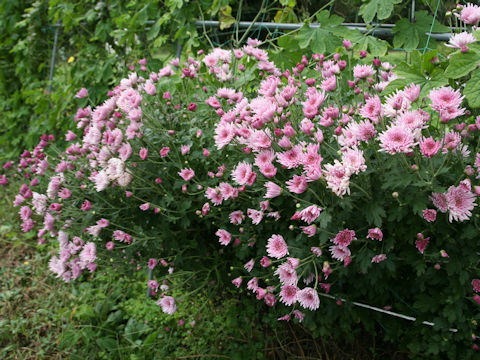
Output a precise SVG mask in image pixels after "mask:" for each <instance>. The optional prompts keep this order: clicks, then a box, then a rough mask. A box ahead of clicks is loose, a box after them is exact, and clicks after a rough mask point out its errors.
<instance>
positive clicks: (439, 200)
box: [430, 193, 448, 213]
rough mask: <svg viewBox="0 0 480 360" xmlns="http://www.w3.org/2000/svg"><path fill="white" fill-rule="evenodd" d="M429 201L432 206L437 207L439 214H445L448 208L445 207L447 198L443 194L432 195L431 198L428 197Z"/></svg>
mask: <svg viewBox="0 0 480 360" xmlns="http://www.w3.org/2000/svg"><path fill="white" fill-rule="evenodd" d="M430 200H432V202H433V205H435V206H436V207H437V209H438V210H440V211H441V212H443V213H444V212H447V210H448V206H447V198H446V196H445V194H444V193H441V194H439V193H432V196H430Z"/></svg>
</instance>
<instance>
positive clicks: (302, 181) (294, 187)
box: [286, 175, 308, 194]
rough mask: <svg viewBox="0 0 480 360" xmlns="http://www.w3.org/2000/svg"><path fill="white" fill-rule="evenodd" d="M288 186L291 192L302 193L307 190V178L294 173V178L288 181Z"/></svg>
mask: <svg viewBox="0 0 480 360" xmlns="http://www.w3.org/2000/svg"><path fill="white" fill-rule="evenodd" d="M286 184H287V188H288V190H289V191H290V192H292V193H295V194H301V193H303V192H305V190H307V187H308V184H307V179H306V178H305V176H303V175H300V176H298V175H293V178H292V179H290V180H289V181H287V182H286Z"/></svg>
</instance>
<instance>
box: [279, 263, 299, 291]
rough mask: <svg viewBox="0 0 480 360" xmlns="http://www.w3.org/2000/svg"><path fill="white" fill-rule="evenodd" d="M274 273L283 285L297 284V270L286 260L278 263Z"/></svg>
mask: <svg viewBox="0 0 480 360" xmlns="http://www.w3.org/2000/svg"><path fill="white" fill-rule="evenodd" d="M274 274H275V275H277V276H278V278H279V280H280V283H282V284H283V285H297V283H298V275H297V272H296V271H295V269H294V268H293V267H292V265H290V263H288V262H286V263H283V264H282V265H280V266H279V267H278V268H277V270H275V272H274Z"/></svg>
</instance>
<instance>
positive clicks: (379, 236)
mask: <svg viewBox="0 0 480 360" xmlns="http://www.w3.org/2000/svg"><path fill="white" fill-rule="evenodd" d="M367 239H372V240H378V241H382V240H383V233H382V230H380V229H379V228H378V227H377V228H374V229H368V235H367Z"/></svg>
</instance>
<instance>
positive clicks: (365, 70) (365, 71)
mask: <svg viewBox="0 0 480 360" xmlns="http://www.w3.org/2000/svg"><path fill="white" fill-rule="evenodd" d="M374 74H375V69H374V68H373V66H372V65H360V64H359V65H355V67H354V68H353V77H354V78H355V79H365V78H367V77H369V76H373V75H374Z"/></svg>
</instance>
